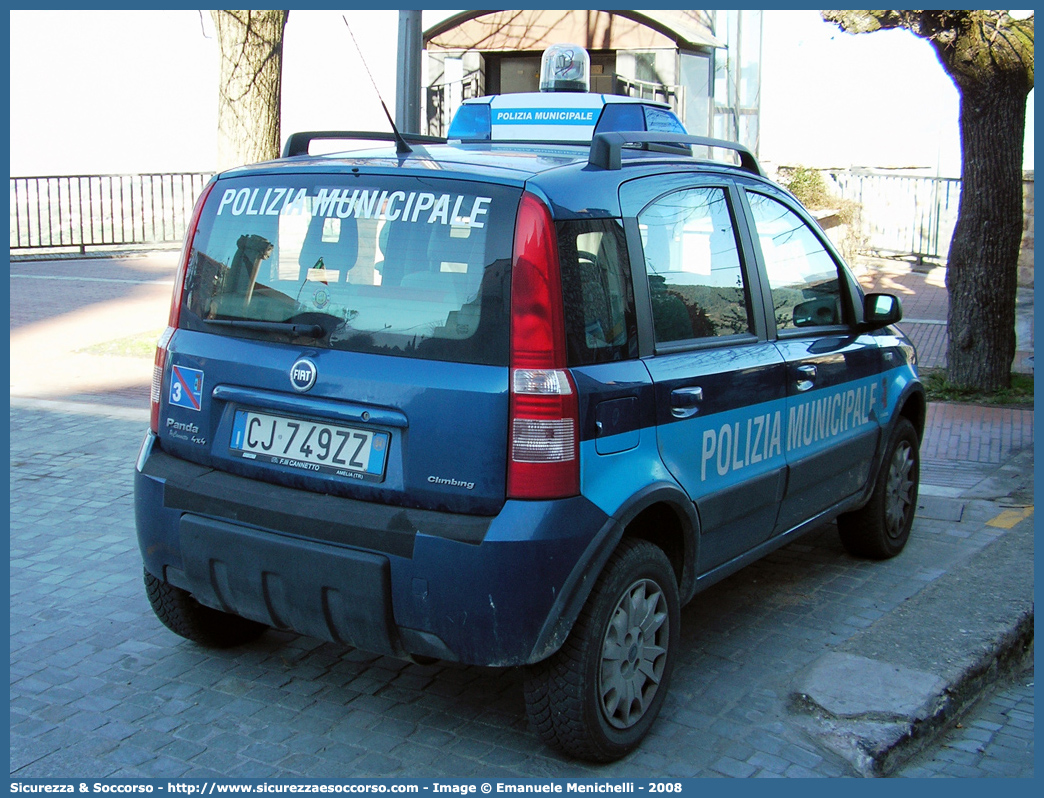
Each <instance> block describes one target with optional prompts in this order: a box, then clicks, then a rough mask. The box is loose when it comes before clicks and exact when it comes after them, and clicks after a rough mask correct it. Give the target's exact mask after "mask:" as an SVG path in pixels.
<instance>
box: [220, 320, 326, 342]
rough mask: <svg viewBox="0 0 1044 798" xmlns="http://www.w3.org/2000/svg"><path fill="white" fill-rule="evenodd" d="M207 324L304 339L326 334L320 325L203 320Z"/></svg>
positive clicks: (289, 322)
mask: <svg viewBox="0 0 1044 798" xmlns="http://www.w3.org/2000/svg"><path fill="white" fill-rule="evenodd" d="M203 322H204V323H205V324H214V325H217V326H218V327H230V328H232V329H234V330H254V331H256V332H273V333H283V334H285V335H295V336H300V337H303V338H322V337H323V336H324V335H325V334H326V333H325V332H324V330H323V328H322V327H320V326H319V325H318V324H297V323H295V322H292V321H254V320H251V319H203Z"/></svg>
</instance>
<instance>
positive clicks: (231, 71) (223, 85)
mask: <svg viewBox="0 0 1044 798" xmlns="http://www.w3.org/2000/svg"><path fill="white" fill-rule="evenodd" d="M289 13H290V12H289V11H212V12H211V15H212V17H213V19H214V25H215V26H216V27H217V35H218V46H219V47H220V50H221V75H220V79H219V82H218V151H217V159H218V169H219V170H221V169H228V168H230V167H233V166H240V165H242V164H247V163H256V162H258V161H267V160H271V159H272V158H278V157H279V144H280V141H279V117H280V111H281V104H282V96H281V83H282V72H283V29H284V27H285V26H286V20H287V17H288V16H289Z"/></svg>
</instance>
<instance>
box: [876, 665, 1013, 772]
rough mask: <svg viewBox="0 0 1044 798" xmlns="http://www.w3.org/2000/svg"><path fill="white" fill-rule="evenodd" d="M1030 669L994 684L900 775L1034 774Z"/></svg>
mask: <svg viewBox="0 0 1044 798" xmlns="http://www.w3.org/2000/svg"><path fill="white" fill-rule="evenodd" d="M1033 717H1034V715H1033V668H1032V667H1031V668H1030V669H1029V670H1028V671H1025V672H1024V673H1021V674H1019V675H1018V677H1017V678H1016V679H1014V680H1012V681H1011V682H1008V683H1005V684H1001V685H997V686H996V687H995V688H994V690H993V691H992V692H991V693H990V694H989V695H987V696H984V697H983V698H982V699H981V700H980V702H979V703H978V705H976V706H975V708H974V709H972V711H971V712H969V713H968V714H967V715H966V716H965V717H964V718H963V719H962V720H961V723H960V725H959V726H958V727H956V728H953V729H951V730H950V731H949V732H948V733H947V734H946V736H945V737H943V738H942V739H941V740H939V741H938V742H937V743H936V744H935V745H934V746H932V748H931V750H929V751H926V752H924V753H923V754H921V755H920V756H918V757H916V758H915V759H914V760H912V761H911V762H909V763H907V764H906V766H905V767H903V768H901V769H900V770H899V772H898V773H897V774H896V775H897V776H901V777H904V778H914V779H919V778H939V777H957V778H997V777H1012V778H1027V779H1031V778H1033V775H1034V772H1033Z"/></svg>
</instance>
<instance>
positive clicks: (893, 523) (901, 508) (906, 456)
mask: <svg viewBox="0 0 1044 798" xmlns="http://www.w3.org/2000/svg"><path fill="white" fill-rule="evenodd" d="M914 467H915V462H914V456H913V447H912V446H910V444H909V443H908V442H907V441H902V442H900V444H899V445H898V446H897V447H896V448H895V452H894V453H893V454H892V460H891V462H890V463H889V465H888V487H887V494H886V501H885V526H886V528H887V531H888V536H889V537H890V538H892V539H893V540H894V539H897V538H899V537H901V536H902V533H903V530H904V529H905V528H906V519H907V517H908V516H909V513H910V508H911V507H912V506H913V501H914V485H915V484H916V482H915V480H914Z"/></svg>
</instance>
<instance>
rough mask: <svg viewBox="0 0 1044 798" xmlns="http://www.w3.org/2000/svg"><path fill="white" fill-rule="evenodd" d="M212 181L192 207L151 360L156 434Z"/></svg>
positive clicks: (150, 423)
mask: <svg viewBox="0 0 1044 798" xmlns="http://www.w3.org/2000/svg"><path fill="white" fill-rule="evenodd" d="M213 188H214V184H213V183H208V184H207V187H206V188H204V189H203V193H202V194H200V195H199V199H198V200H196V207H195V208H193V210H192V218H191V219H190V220H189V226H188V229H187V230H186V231H185V244H184V246H183V247H182V248H181V259H180V260H179V261H178V271H177V273H176V274H175V275H174V294H173V296H172V297H171V300H170V315H169V316H168V318H167V329H165V330H164V331H163V334H162V335H161V336H160V339H159V342H158V343H157V344H156V357H155V359H154V360H153V362H152V390H151V393H150V395H149V404H150V410H151V416H150V419H149V426H150V427H151V428H152V431H153V432H154V433H158V432H159V411H160V397H161V396H162V394H163V370H164V368H165V367H166V364H167V345H168V344H169V343H170V339H171V337H172V336H173V335H174V331H175V330H176V329H177V328H178V319H179V318H180V317H181V296H182V294H183V293H184V290H185V272H186V271H187V270H188V261H189V256H190V254H191V253H192V240H193V239H194V238H195V237H196V228H197V227H198V226H199V217H200V214H201V213H202V212H203V204H204V203H205V202H206V201H207V197H208V196H209V195H210V191H211V189H213Z"/></svg>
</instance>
